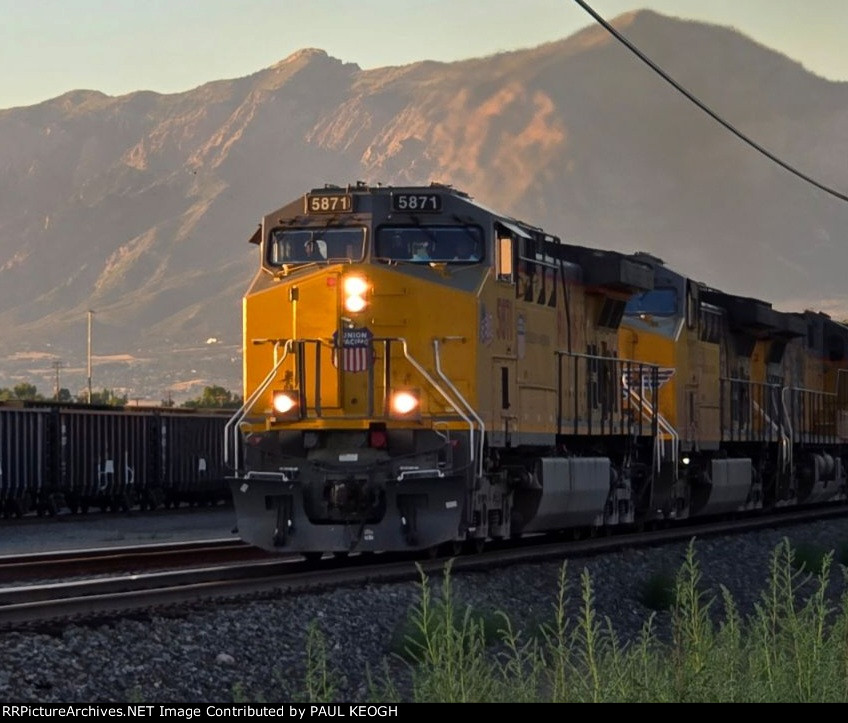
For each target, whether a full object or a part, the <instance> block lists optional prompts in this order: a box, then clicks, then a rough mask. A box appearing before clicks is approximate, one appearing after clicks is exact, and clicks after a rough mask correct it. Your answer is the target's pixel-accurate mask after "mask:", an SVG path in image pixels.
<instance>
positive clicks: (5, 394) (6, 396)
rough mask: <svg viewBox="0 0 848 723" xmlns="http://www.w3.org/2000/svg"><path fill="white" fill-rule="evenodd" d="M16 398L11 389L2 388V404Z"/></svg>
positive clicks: (0, 388)
mask: <svg viewBox="0 0 848 723" xmlns="http://www.w3.org/2000/svg"><path fill="white" fill-rule="evenodd" d="M14 398H15V393H14V392H13V391H12V390H11V389H9V388H7V387H0V402H8V401H9V400H10V399H14Z"/></svg>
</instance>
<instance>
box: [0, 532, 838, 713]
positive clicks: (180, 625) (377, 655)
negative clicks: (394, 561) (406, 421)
mask: <svg viewBox="0 0 848 723" xmlns="http://www.w3.org/2000/svg"><path fill="white" fill-rule="evenodd" d="M784 538H786V539H789V540H790V541H791V542H792V543H793V544H795V545H800V544H811V545H817V546H819V547H823V548H825V549H833V550H838V549H840V547H841V545H842V544H843V542H845V541H848V521H846V520H841V519H840V520H830V521H824V522H818V523H814V524H811V525H806V526H793V527H785V528H779V529H772V530H764V531H759V532H754V533H748V534H746V535H734V536H728V537H716V538H708V539H703V540H697V539H696V540H695V541H694V552H695V559H696V561H697V563H698V567H699V570H700V571H701V574H702V583H703V587H704V589H706V590H707V591H709V594H710V596H715V597H716V598H717V600H716V602H715V604H714V605H715V609H716V610H718V611H720V609H721V601H720V593H719V586H720V585H723V586H725V587H726V588H727V589H728V590H729V591H730V593H731V595H732V597H733V599H734V601H735V602H736V604H737V606H738V608H739V609H740V610H741V611H742V613H743V614H749V613H750V612H751V611H752V610H753V606H754V605H755V603H756V602H758V601H759V600H760V599H761V596H762V593H763V591H764V590H765V589H766V586H767V584H768V580H769V563H770V560H771V558H772V555H773V553H774V551H775V549H777V547H778V546H779V545H780V544H781V542H782V540H783V539H784ZM686 551H687V543H677V544H673V545H669V546H664V547H658V548H649V549H637V550H628V551H624V552H618V553H615V554H608V555H603V556H600V557H592V558H585V559H576V558H575V559H572V560H569V561H568V562H567V563H566V568H565V569H566V574H567V597H568V600H569V602H568V609H569V613H570V615H572V616H574V615H576V613H577V610H578V608H579V606H580V604H581V589H580V576H581V573H582V572H583V570H584V569H585V570H586V571H587V572H588V574H589V577H590V579H591V581H592V584H593V589H594V597H595V605H594V608H595V611H596V612H597V614H598V616H599V617H600V618H602V619H603V618H604V617H609V619H610V621H611V623H612V627H613V629H614V630H615V632H616V633H617V635H618V636H619V637H620V638H621V639H623V640H630V639H633V638H634V637H635V636H636V635H638V633H639V631H640V629H641V628H642V627H643V625H644V624H645V622H646V621H647V619H648V617H649V616H650V615H651V612H652V611H651V610H650V609H648V608H647V607H645V606H644V605H643V604H642V603H641V602H640V592H641V590H642V585H644V583H645V582H646V581H648V580H649V579H651V578H652V576H656V575H657V574H660V573H667V574H670V575H673V574H674V573H675V572H677V570H679V569H680V567H681V565H682V563H683V562H684V559H685V556H686ZM839 567H840V566H839V565H838V564H837V563H834V566H833V570H832V573H831V583H830V585H829V588H828V590H829V593H830V595H831V597H832V599H833V600H834V602H835V601H836V599H838V597H839V595H841V593H842V589H843V581H842V572H841V570H840V569H839ZM561 569H562V563H557V562H545V563H538V564H532V565H526V566H521V567H519V566H513V567H508V568H504V569H500V570H497V571H494V572H487V573H480V572H476V573H461V574H460V573H455V574H453V575H452V578H451V580H452V587H451V590H452V594H453V597H454V600H455V602H456V603H457V604H459V605H461V606H465V605H470V606H472V608H473V609H474V610H476V611H502V612H503V613H505V614H506V615H507V616H508V617H509V619H510V621H511V622H512V624H513V627H514V628H517V629H528V630H529V629H531V627H532V626H534V625H535V624H537V623H539V622H546V621H550V620H552V617H553V611H554V606H555V604H556V601H557V593H558V580H559V575H560V571H561ZM429 586H430V589H431V591H432V593H433V595H434V597H438V596H440V594H441V579H436V578H434V579H431V580H430V585H429ZM420 593H421V588H420V584H416V583H402V584H387V585H369V586H367V587H364V588H343V589H337V590H334V591H332V592H325V593H320V594H308V595H290V596H284V597H279V598H277V599H271V600H258V601H242V602H239V603H234V604H227V605H219V606H214V607H213V606H200V607H198V609H196V610H195V611H194V612H193V613H192V614H190V615H187V616H180V617H169V616H167V615H153V616H152V617H146V618H138V619H121V620H117V621H113V622H109V623H105V624H100V625H96V626H90V627H89V626H81V625H69V626H67V627H65V628H61V629H58V630H53V631H51V632H50V633H41V632H39V633H34V632H25V633H22V632H6V633H2V634H0V700H3V701H14V702H19V703H94V702H104V703H105V702H115V703H132V702H138V703H149V702H155V703H169V702H173V703H232V702H257V703H275V702H283V703H284V702H292V701H293V700H297V699H302V695H303V692H304V679H305V678H304V676H305V672H306V649H307V636H308V630H309V628H310V625H314V626H315V627H316V629H317V630H320V632H321V634H322V637H323V640H324V643H325V645H326V652H327V655H326V659H327V661H328V663H329V666H330V668H331V671H332V673H333V676H334V680H335V681H336V684H337V685H336V696H335V699H336V701H344V702H351V703H355V702H374V698H373V696H372V695H371V694H370V691H369V685H368V673H367V671H368V669H369V667H370V669H371V671H372V673H373V674H374V676H375V677H376V678H377V679H378V680H379V679H381V676H383V675H384V664H385V663H386V662H387V664H388V670H389V671H390V674H391V675H392V679H393V680H394V682H395V683H397V684H398V686H399V688H400V690H401V694H402V695H404V696H409V689H408V680H409V672H408V669H407V667H406V664H405V663H402V662H401V661H399V660H398V659H397V657H396V656H394V655H393V654H392V650H394V649H395V648H396V639H397V637H398V634H399V631H401V630H402V629H403V628H404V623H405V622H406V621H407V620H408V619H409V610H410V609H411V608H412V607H413V606H415V605H416V604H417V603H418V602H419V601H420V598H421V595H420ZM667 623H668V613H660V614H658V616H657V619H656V625H658V626H660V629H661V628H662V626H663V625H667ZM405 699H407V700H408V699H409V698H408V697H406V698H405ZM384 702H385V701H384Z"/></svg>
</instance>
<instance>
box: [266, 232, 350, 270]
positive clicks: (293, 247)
mask: <svg viewBox="0 0 848 723" xmlns="http://www.w3.org/2000/svg"><path fill="white" fill-rule="evenodd" d="M364 254H365V229H364V228H314V229H305V228H300V229H289V228H285V229H284V228H275V229H274V230H273V231H271V236H270V239H269V244H268V263H269V264H270V265H271V266H282V265H283V264H308V263H321V262H325V263H326V262H334V261H335V262H345V261H362V258H363V256H364Z"/></svg>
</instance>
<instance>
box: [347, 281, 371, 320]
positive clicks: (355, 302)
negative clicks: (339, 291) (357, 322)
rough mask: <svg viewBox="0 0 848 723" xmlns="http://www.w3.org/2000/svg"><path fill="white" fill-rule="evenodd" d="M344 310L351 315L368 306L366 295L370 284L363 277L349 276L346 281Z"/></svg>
mask: <svg viewBox="0 0 848 723" xmlns="http://www.w3.org/2000/svg"><path fill="white" fill-rule="evenodd" d="M343 288H344V295H345V299H344V308H345V310H346V311H349V312H350V313H351V314H356V313H358V312H360V311H362V310H363V309H364V308H365V307H366V306H368V301H367V300H366V298H365V297H366V295H367V293H368V282H367V281H366V280H365V279H363V278H362V277H361V276H347V277H345V280H344V285H343Z"/></svg>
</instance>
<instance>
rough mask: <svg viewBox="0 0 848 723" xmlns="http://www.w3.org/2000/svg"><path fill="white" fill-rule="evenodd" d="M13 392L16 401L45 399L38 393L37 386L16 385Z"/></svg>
mask: <svg viewBox="0 0 848 723" xmlns="http://www.w3.org/2000/svg"><path fill="white" fill-rule="evenodd" d="M12 391H13V393H14V395H15V396H14V398H15V399H28V400H35V399H44V397H42V396H41V395H40V394H39V393H38V390H37V389H36V388H35V384H26V383H23V384H16V385H15V387H14V389H13V390H12Z"/></svg>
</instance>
